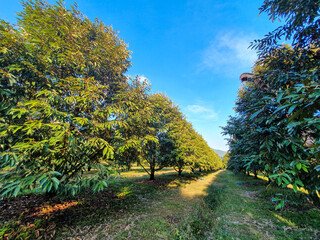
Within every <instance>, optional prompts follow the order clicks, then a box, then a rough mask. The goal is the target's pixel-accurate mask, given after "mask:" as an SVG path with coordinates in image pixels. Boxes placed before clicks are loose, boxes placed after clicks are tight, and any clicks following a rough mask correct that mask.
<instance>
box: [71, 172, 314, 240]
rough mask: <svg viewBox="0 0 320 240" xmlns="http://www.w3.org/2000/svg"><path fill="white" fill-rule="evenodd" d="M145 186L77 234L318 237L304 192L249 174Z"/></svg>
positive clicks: (90, 236) (114, 236) (113, 236)
mask: <svg viewBox="0 0 320 240" xmlns="http://www.w3.org/2000/svg"><path fill="white" fill-rule="evenodd" d="M166 179H167V180H168V177H166ZM163 180H164V179H163ZM149 187H153V188H154V187H155V186H154V185H152V184H150V186H149ZM148 191H151V188H150V189H144V190H143V191H141V192H140V194H141V196H142V195H143V197H140V198H141V201H140V203H137V205H136V206H135V207H134V208H133V209H131V211H128V212H125V213H124V214H123V215H121V216H118V217H116V218H112V219H110V220H109V221H106V222H104V223H103V224H102V225H100V226H95V227H93V228H91V229H90V231H88V232H87V233H85V234H83V235H78V236H79V238H80V239H246V240H247V239H319V234H320V211H319V209H316V208H314V207H312V205H310V204H308V203H303V201H304V200H303V199H304V197H305V195H304V194H301V195H298V196H296V195H294V196H291V195H290V194H291V192H290V191H287V190H279V189H269V190H266V188H265V182H264V181H263V180H258V179H254V178H253V177H248V176H245V175H235V174H233V173H232V172H230V171H218V172H215V173H209V174H204V175H199V176H197V177H196V178H190V179H187V180H186V179H184V180H182V179H179V178H172V179H171V180H170V181H169V182H167V183H166V184H165V185H164V186H163V187H162V188H160V189H157V190H156V191H155V192H154V194H151V195H148V194H147V192H148ZM279 191H280V192H282V193H283V194H285V193H287V194H289V195H288V196H289V198H290V196H291V200H290V204H287V205H288V206H287V207H286V208H285V209H284V210H282V211H275V210H274V207H275V205H274V204H273V203H272V201H271V199H272V196H274V195H275V194H276V193H277V192H279ZM144 194H147V195H144ZM295 201H296V203H299V204H302V207H297V206H296V205H295V204H294V203H295ZM299 201H300V202H299ZM78 230H79V229H78ZM76 232H77V231H74V232H73V233H72V234H71V235H73V234H75V233H76ZM79 238H78V239H79ZM70 239H76V238H74V237H71V238H70Z"/></svg>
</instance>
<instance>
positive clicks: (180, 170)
mask: <svg viewBox="0 0 320 240" xmlns="http://www.w3.org/2000/svg"><path fill="white" fill-rule="evenodd" d="M181 173H182V169H181V168H179V171H178V175H179V176H181Z"/></svg>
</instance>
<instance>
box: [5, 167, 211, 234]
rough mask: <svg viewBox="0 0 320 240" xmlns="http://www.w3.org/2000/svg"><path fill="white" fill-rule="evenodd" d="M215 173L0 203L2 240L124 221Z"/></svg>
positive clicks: (169, 176)
mask: <svg viewBox="0 0 320 240" xmlns="http://www.w3.org/2000/svg"><path fill="white" fill-rule="evenodd" d="M209 173H211V172H201V173H199V172H196V173H195V174H188V173H184V174H183V175H182V176H178V175H177V174H172V173H164V174H162V175H158V176H157V178H156V180H154V181H149V180H148V179H147V178H148V176H143V177H136V178H133V177H131V178H127V179H126V178H125V179H116V180H113V181H111V182H110V185H109V187H108V188H107V189H106V190H105V191H102V192H99V193H93V192H92V191H90V190H87V191H84V192H83V193H81V194H79V195H78V196H77V197H70V198H58V197H56V198H52V199H48V198H46V197H44V196H42V195H35V194H30V195H26V196H20V197H18V198H16V199H8V200H4V201H3V202H2V203H0V211H1V216H0V238H3V239H18V238H21V239H25V238H27V237H29V238H30V239H34V238H36V237H37V236H43V238H44V239H50V238H53V237H54V236H55V234H56V231H59V229H62V228H66V227H72V226H78V227H81V226H88V225H89V226H90V225H93V224H99V223H102V222H104V221H108V220H110V219H115V218H121V217H122V216H123V215H124V214H127V213H130V212H144V211H146V210H147V208H148V206H149V205H150V204H151V201H152V200H154V199H157V197H159V196H160V195H161V194H165V193H166V190H169V189H173V188H177V187H179V186H182V185H184V184H187V183H190V182H193V181H196V180H198V179H199V178H201V177H204V176H206V175H207V174H209Z"/></svg>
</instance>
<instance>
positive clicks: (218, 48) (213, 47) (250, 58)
mask: <svg viewBox="0 0 320 240" xmlns="http://www.w3.org/2000/svg"><path fill="white" fill-rule="evenodd" d="M256 38H257V36H256V35H255V34H253V33H244V32H232V31H231V32H225V33H220V34H218V35H217V37H216V38H215V39H213V40H212V41H211V43H210V45H209V46H208V48H207V49H205V50H204V51H203V54H202V62H201V65H200V70H205V69H210V70H213V71H214V72H223V73H227V72H238V71H241V70H244V69H248V70H250V68H251V67H252V65H253V63H254V62H255V60H256V59H257V55H256V53H255V51H253V50H251V49H248V47H249V45H250V42H252V41H253V40H254V39H256Z"/></svg>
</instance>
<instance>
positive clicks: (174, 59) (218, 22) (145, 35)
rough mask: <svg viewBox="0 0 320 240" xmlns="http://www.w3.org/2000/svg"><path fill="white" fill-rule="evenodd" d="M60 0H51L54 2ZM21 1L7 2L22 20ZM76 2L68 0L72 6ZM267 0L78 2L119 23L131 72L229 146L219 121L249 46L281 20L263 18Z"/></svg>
mask: <svg viewBox="0 0 320 240" xmlns="http://www.w3.org/2000/svg"><path fill="white" fill-rule="evenodd" d="M47 1H48V2H49V3H54V1H52V0H47ZM19 2H20V0H1V9H0V18H1V19H4V20H6V21H9V22H11V23H14V22H15V18H16V17H15V16H16V12H18V11H20V10H21V6H20V3H19ZM73 2H74V1H69V0H66V1H65V3H66V6H69V5H70V4H72V3H73ZM262 2H263V1H262V0H261V1H260V0H246V1H243V0H201V1H200V0H190V1H188V0H136V1H134V0H117V1H110V0H78V1H77V4H78V6H79V9H80V10H81V12H82V13H84V14H85V15H86V16H87V17H88V18H89V19H91V20H94V18H96V17H98V18H99V19H101V20H102V21H103V22H104V23H105V24H106V25H112V26H113V28H114V29H115V30H118V31H119V36H120V38H122V39H123V40H124V41H125V42H126V43H128V45H129V47H128V48H129V50H130V51H132V54H131V56H132V58H131V61H132V67H131V68H130V69H129V71H128V74H129V75H131V76H135V75H141V76H143V77H146V78H147V79H149V81H150V82H151V84H152V91H153V92H163V93H166V94H167V95H168V96H169V97H170V98H171V99H173V101H174V102H175V103H176V104H178V105H179V106H180V108H181V110H182V112H183V113H184V114H185V115H186V116H187V118H188V120H189V121H190V122H192V124H193V126H194V128H195V129H196V130H197V131H198V132H199V133H200V134H201V135H202V136H203V137H204V139H205V140H206V141H207V142H208V144H209V146H211V147H212V148H215V149H221V150H227V149H228V147H227V146H226V141H225V140H224V138H225V137H223V136H222V135H221V128H220V126H224V125H225V124H226V121H227V119H228V116H229V115H232V114H233V109H232V108H233V107H234V102H235V100H236V97H237V90H238V89H239V86H240V81H239V76H240V74H241V73H243V72H250V69H251V66H252V63H253V62H254V61H255V59H256V54H255V52H254V51H251V50H248V46H249V44H250V42H251V41H253V40H254V39H257V38H261V37H263V36H264V35H265V34H267V33H268V32H269V31H271V30H273V29H275V28H276V27H277V26H278V24H279V23H272V22H271V21H269V20H268V17H267V16H266V14H262V15H260V16H258V14H259V10H258V8H259V7H260V6H261V4H262Z"/></svg>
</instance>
